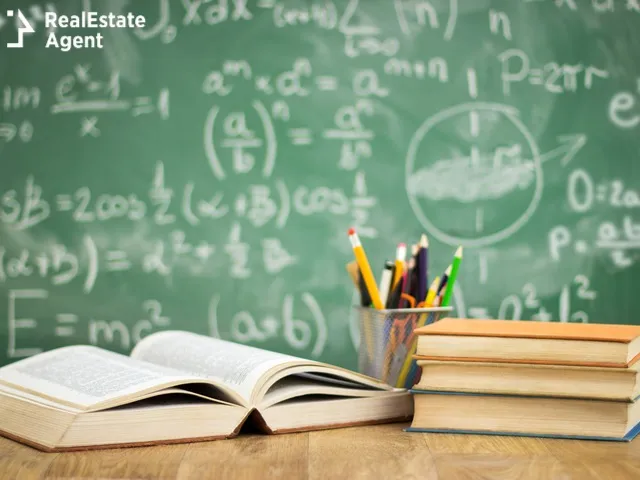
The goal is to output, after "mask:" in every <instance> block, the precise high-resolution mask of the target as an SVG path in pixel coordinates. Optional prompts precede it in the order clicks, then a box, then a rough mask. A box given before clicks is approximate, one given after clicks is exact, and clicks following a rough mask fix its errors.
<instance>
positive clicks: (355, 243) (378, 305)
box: [349, 228, 384, 310]
mask: <svg viewBox="0 0 640 480" xmlns="http://www.w3.org/2000/svg"><path fill="white" fill-rule="evenodd" d="M349 240H350V241H351V246H352V247H353V253H354V255H355V257H356V262H358V268H360V273H361V275H362V277H363V279H364V283H365V285H366V287H367V290H368V291H369V296H370V297H371V301H372V303H373V308H375V309H376V310H383V309H384V305H383V304H382V302H381V301H380V293H379V292H378V286H377V285H376V279H375V277H374V276H373V273H372V272H371V266H370V265H369V261H368V260H367V255H366V254H365V253H364V248H362V244H361V243H360V238H358V234H357V233H356V230H355V229H354V228H350V229H349Z"/></svg>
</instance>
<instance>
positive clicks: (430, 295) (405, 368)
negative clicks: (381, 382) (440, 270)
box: [396, 277, 440, 388]
mask: <svg viewBox="0 0 640 480" xmlns="http://www.w3.org/2000/svg"><path fill="white" fill-rule="evenodd" d="M438 285H440V277H436V278H434V279H433V282H431V286H430V287H429V291H428V292H427V299H426V300H425V302H424V303H425V307H426V308H429V307H432V306H433V301H434V299H435V298H436V292H437V291H438ZM427 318H429V314H428V313H423V314H422V315H420V320H418V323H417V324H416V328H420V327H422V326H424V324H425V322H426V321H427ZM417 343H418V342H416V339H415V335H414V336H413V341H412V342H411V347H410V348H409V351H408V352H407V358H405V359H404V364H403V365H402V369H401V370H400V374H399V375H398V381H397V382H396V387H398V388H403V387H404V382H406V380H407V375H408V374H409V370H411V361H412V360H413V355H414V354H415V353H416V345H417Z"/></svg>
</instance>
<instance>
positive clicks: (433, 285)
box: [424, 277, 440, 308]
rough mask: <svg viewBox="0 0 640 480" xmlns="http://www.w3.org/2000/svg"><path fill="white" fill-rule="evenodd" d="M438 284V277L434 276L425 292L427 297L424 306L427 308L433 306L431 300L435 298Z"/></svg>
mask: <svg viewBox="0 0 640 480" xmlns="http://www.w3.org/2000/svg"><path fill="white" fill-rule="evenodd" d="M438 285H440V277H436V278H434V279H433V282H431V286H430V287H429V291H428V292H427V299H426V300H425V302H424V303H425V306H426V307H427V308H429V307H432V306H433V301H434V300H435V298H436V293H438Z"/></svg>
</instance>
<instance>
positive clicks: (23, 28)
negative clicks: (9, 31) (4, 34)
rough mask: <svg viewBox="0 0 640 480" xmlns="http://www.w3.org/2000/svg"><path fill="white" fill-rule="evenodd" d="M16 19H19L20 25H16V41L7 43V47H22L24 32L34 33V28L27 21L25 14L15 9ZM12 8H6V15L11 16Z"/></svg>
mask: <svg viewBox="0 0 640 480" xmlns="http://www.w3.org/2000/svg"><path fill="white" fill-rule="evenodd" d="M17 13H18V20H20V26H19V27H18V41H17V42H15V43H7V48H22V45H23V43H24V34H25V33H34V32H35V30H34V29H33V27H32V26H31V24H30V23H29V22H28V21H27V19H26V18H25V16H24V15H23V14H22V12H21V11H20V10H17ZM13 15H14V12H13V10H7V17H13Z"/></svg>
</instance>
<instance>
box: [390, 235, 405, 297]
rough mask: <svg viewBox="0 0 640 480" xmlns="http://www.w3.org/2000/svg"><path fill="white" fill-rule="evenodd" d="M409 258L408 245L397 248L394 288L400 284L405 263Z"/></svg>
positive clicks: (400, 245)
mask: <svg viewBox="0 0 640 480" xmlns="http://www.w3.org/2000/svg"><path fill="white" fill-rule="evenodd" d="M406 257H407V245H406V244H405V243H399V244H398V247H397V248H396V262H395V263H396V270H395V272H394V275H393V282H392V283H391V285H392V286H393V288H395V286H396V285H397V284H398V282H399V281H400V279H401V278H402V273H403V272H404V267H405V261H406Z"/></svg>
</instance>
